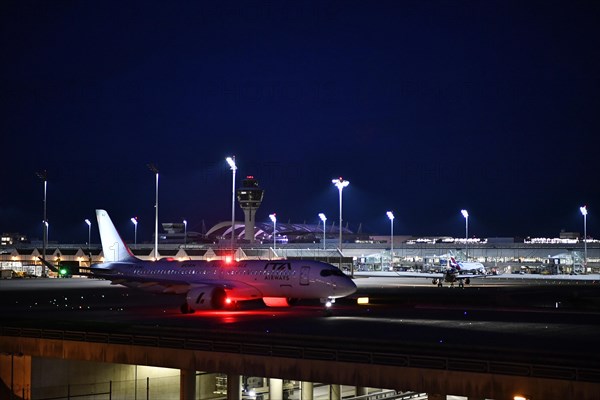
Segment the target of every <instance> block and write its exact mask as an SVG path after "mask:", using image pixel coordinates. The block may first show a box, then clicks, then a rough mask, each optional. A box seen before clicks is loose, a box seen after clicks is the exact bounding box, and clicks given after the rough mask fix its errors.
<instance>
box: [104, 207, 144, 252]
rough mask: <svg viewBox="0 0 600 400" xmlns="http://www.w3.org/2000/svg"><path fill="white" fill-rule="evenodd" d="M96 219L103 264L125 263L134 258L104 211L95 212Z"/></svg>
mask: <svg viewBox="0 0 600 400" xmlns="http://www.w3.org/2000/svg"><path fill="white" fill-rule="evenodd" d="M96 217H97V218H98V229H99V230H100V241H101V242H102V252H103V253H104V261H105V262H113V261H125V260H130V259H132V258H135V256H134V255H133V253H132V252H131V250H129V248H128V247H127V245H126V244H125V242H123V239H121V236H119V232H117V229H116V228H115V225H114V224H113V222H112V220H111V219H110V217H109V216H108V213H107V212H106V211H105V210H96Z"/></svg>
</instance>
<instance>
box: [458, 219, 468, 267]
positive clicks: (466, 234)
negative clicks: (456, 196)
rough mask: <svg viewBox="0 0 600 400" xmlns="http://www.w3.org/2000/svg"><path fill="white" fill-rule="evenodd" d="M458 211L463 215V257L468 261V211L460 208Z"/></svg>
mask: <svg viewBox="0 0 600 400" xmlns="http://www.w3.org/2000/svg"><path fill="white" fill-rule="evenodd" d="M460 213H461V214H462V215H463V217H465V253H466V254H465V257H466V261H469V212H468V211H467V210H460Z"/></svg>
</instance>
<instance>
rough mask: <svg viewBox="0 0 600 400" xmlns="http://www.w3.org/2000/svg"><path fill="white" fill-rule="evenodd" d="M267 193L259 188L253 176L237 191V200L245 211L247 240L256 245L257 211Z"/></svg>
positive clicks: (248, 177)
mask: <svg viewBox="0 0 600 400" xmlns="http://www.w3.org/2000/svg"><path fill="white" fill-rule="evenodd" d="M264 193H265V191H264V190H262V189H261V188H260V187H258V181H257V180H256V179H254V177H253V176H247V177H246V179H244V180H243V181H242V187H241V188H240V189H238V190H237V199H238V202H239V203H240V207H242V210H244V222H245V225H246V235H245V236H244V239H246V240H247V241H248V242H250V243H254V225H255V218H254V217H255V215H256V210H257V209H258V207H260V203H262V199H263V195H264Z"/></svg>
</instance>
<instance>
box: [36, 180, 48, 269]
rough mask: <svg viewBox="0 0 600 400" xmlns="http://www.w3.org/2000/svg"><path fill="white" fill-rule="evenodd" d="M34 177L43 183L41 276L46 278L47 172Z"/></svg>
mask: <svg viewBox="0 0 600 400" xmlns="http://www.w3.org/2000/svg"><path fill="white" fill-rule="evenodd" d="M36 175H37V177H38V178H40V180H41V181H42V182H44V220H43V221H42V231H43V233H42V237H43V239H42V260H43V262H42V276H46V248H47V247H48V219H47V218H46V199H47V198H46V194H47V189H48V172H47V171H46V170H43V171H41V172H36Z"/></svg>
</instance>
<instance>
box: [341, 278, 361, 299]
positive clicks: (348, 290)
mask: <svg viewBox="0 0 600 400" xmlns="http://www.w3.org/2000/svg"><path fill="white" fill-rule="evenodd" d="M356 289H357V288H356V284H355V283H354V281H353V280H352V279H350V278H348V279H344V281H343V282H340V285H338V287H337V288H336V294H337V295H338V296H340V297H344V296H349V295H351V294H352V293H354V292H356Z"/></svg>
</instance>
